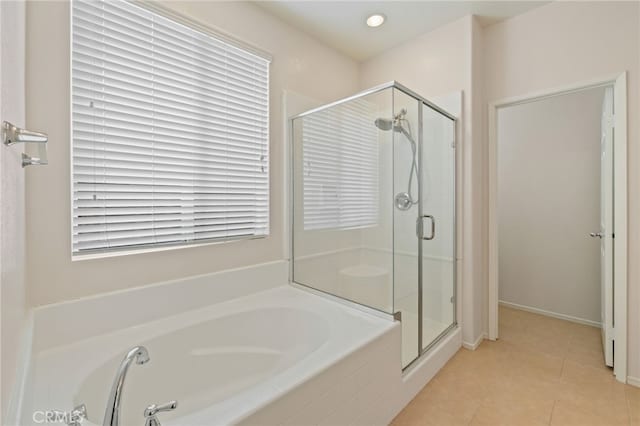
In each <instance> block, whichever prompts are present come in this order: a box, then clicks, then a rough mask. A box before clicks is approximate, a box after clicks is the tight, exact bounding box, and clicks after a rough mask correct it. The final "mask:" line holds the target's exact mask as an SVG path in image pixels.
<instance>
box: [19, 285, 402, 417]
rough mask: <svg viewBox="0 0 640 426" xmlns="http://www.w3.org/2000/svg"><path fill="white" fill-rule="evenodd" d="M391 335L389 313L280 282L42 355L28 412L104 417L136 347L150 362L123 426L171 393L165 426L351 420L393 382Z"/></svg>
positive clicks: (141, 371) (130, 392)
mask: <svg viewBox="0 0 640 426" xmlns="http://www.w3.org/2000/svg"><path fill="white" fill-rule="evenodd" d="M105 314H112V315H117V312H112V313H109V312H105ZM80 320H81V319H80ZM399 335H400V332H399V326H398V324H397V323H393V322H392V321H390V320H388V319H384V318H377V317H375V316H372V315H370V314H367V313H364V312H360V311H357V310H354V309H351V308H347V307H345V306H342V305H340V304H338V303H335V302H332V301H329V300H325V299H323V298H321V297H317V296H314V295H312V294H309V293H307V292H304V291H301V290H298V289H295V288H293V287H290V286H281V287H276V288H273V289H270V290H266V291H262V292H259V293H255V294H253V295H249V296H244V297H241V298H238V299H234V300H230V301H227V302H224V303H218V304H215V305H212V306H208V307H204V308H200V309H196V310H191V311H187V312H183V313H180V314H178V315H173V316H170V317H167V318H162V319H159V320H155V321H151V322H148V323H144V324H140V325H138V326H135V327H129V328H126V329H124V330H119V331H113V332H110V333H107V334H103V335H100V336H95V337H90V338H85V339H82V340H80V341H77V342H73V343H69V344H65V345H63V346H59V347H55V348H51V349H46V350H43V351H40V352H39V353H37V354H36V355H35V357H34V358H35V361H34V362H35V370H34V380H35V381H34V394H33V400H32V401H31V403H30V408H31V410H50V409H63V410H69V409H71V408H72V407H74V406H75V405H78V404H80V403H84V404H86V406H87V411H88V413H89V422H85V423H84V424H101V422H102V417H103V414H104V409H105V404H106V400H107V395H108V392H109V390H110V388H111V384H112V381H113V378H114V375H115V372H116V369H117V366H118V364H119V363H120V361H121V359H122V357H123V354H124V353H125V352H126V351H127V349H129V348H130V347H133V346H136V345H144V346H146V347H147V349H148V350H149V354H150V357H151V361H150V362H149V363H148V364H145V365H142V366H140V365H135V364H134V365H132V366H131V368H130V370H129V374H128V376H127V379H126V382H125V385H124V392H123V405H122V413H123V422H122V426H135V425H141V426H142V425H143V424H144V418H143V416H142V412H143V410H144V408H145V407H146V406H147V405H149V404H152V403H157V404H160V403H164V402H167V401H169V400H172V399H175V400H177V401H178V408H177V409H176V410H175V411H174V412H170V413H161V414H160V419H161V421H162V423H163V424H165V425H169V426H170V425H181V426H187V425H189V426H190V425H224V424H235V423H243V422H244V423H247V424H287V423H289V424H300V423H301V422H305V420H303V419H304V418H305V417H304V416H309V417H307V420H306V421H310V420H313V422H314V423H323V421H324V422H325V423H332V422H337V423H334V424H341V423H342V422H343V421H344V422H347V421H348V422H352V420H353V419H356V418H359V417H362V415H364V414H366V413H367V410H369V411H371V410H370V409H368V408H367V407H369V406H371V404H374V405H375V402H376V401H379V400H384V399H386V398H389V395H387V394H386V393H385V392H389V393H391V392H393V391H394V389H397V386H399V384H400V377H401V376H400V368H401V367H400V347H399ZM340 392H344V393H345V395H343V396H340V395H341V394H340ZM327 394H330V395H336V397H337V399H331V397H327ZM367 395H368V396H367ZM363 396H367V398H365V399H364V400H362V399H363ZM350 398H351V399H352V398H360V399H361V400H362V401H360V403H361V406H362V408H361V410H362V413H360V412H358V411H357V409H356V408H355V402H351V403H350V402H349V399H350ZM379 405H380V404H379ZM314 410H315V411H314ZM340 410H342V411H340ZM373 411H375V410H373ZM394 411H397V407H392V404H390V405H389V406H388V407H385V410H384V411H380V414H376V417H375V419H373V420H371V419H370V420H369V421H368V422H365V421H364V420H363V422H365V423H369V422H371V421H374V423H375V422H376V421H377V422H379V423H380V424H383V423H385V422H387V421H388V420H390V418H392V417H393V414H394ZM332 416H333V417H332ZM340 416H342V417H340ZM340 418H342V419H343V420H339V419H340ZM332 419H333V420H332ZM347 419H351V420H347ZM25 420H30V419H26V418H25ZM25 424H26V422H25ZM345 424H346V423H345Z"/></svg>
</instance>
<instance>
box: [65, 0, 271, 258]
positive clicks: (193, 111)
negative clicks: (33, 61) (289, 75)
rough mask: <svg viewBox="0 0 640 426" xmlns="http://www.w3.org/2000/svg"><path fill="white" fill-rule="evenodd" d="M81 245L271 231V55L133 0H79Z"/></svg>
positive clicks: (76, 159)
mask: <svg viewBox="0 0 640 426" xmlns="http://www.w3.org/2000/svg"><path fill="white" fill-rule="evenodd" d="M72 22H73V37H72V38H73V47H72V59H73V63H72V97H73V101H72V102H73V104H72V127H73V236H72V237H73V252H74V253H83V252H90V251H103V250H114V249H115V250H122V249H131V248H137V247H146V246H150V245H160V244H162V245H165V244H184V243H197V242H202V241H203V240H212V239H215V240H226V239H235V238H243V237H255V236H263V235H266V234H268V232H269V229H268V227H269V215H268V210H269V193H268V190H269V173H268V164H269V160H268V152H269V147H268V134H269V126H268V119H269V102H268V101H269V61H268V60H267V59H264V58H261V57H259V56H256V55H254V54H252V53H250V52H247V51H245V50H243V49H240V48H238V47H236V46H234V45H232V44H229V43H228V42H226V41H223V40H221V39H218V38H216V37H214V36H212V35H210V34H207V33H204V32H200V31H197V30H195V29H192V28H189V27H187V26H185V25H182V24H180V23H178V22H175V21H173V20H170V19H168V18H166V17H164V16H161V15H159V14H157V13H154V12H152V11H150V10H147V9H145V8H142V7H139V6H136V5H134V4H132V3H129V2H124V1H78V0H76V1H73V18H72Z"/></svg>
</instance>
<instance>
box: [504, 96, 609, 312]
mask: <svg viewBox="0 0 640 426" xmlns="http://www.w3.org/2000/svg"><path fill="white" fill-rule="evenodd" d="M603 99H604V88H597V89H591V90H586V91H581V92H577V93H571V94H567V95H563V96H556V97H553V98H548V99H543V100H540V101H536V102H530V103H526V104H521V105H515V106H511V107H507V108H502V109H500V110H499V111H498V127H497V131H498V132H497V135H498V235H499V253H500V254H499V257H498V259H499V272H498V277H499V280H500V283H499V290H500V292H499V297H500V300H501V301H505V302H509V303H515V304H518V305H523V306H527V307H530V308H535V309H541V310H544V311H547V312H551V313H554V314H560V315H566V316H570V317H573V318H575V319H580V320H587V321H591V322H593V323H598V324H599V323H600V240H599V239H593V238H591V237H589V232H597V231H598V230H599V229H600V134H601V126H600V121H601V116H602V101H603Z"/></svg>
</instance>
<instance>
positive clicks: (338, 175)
mask: <svg viewBox="0 0 640 426" xmlns="http://www.w3.org/2000/svg"><path fill="white" fill-rule="evenodd" d="M374 120H375V108H374V105H372V104H371V103H370V102H368V101H366V100H363V99H361V100H357V101H353V102H349V103H346V104H342V105H338V106H335V107H333V108H329V109H326V110H323V111H318V112H316V113H314V114H311V115H309V116H305V117H303V122H302V135H303V136H302V144H303V162H304V169H303V170H304V178H303V203H304V208H303V210H304V229H305V230H320V229H345V228H359V227H366V226H373V225H376V223H377V221H378V192H379V191H378V148H379V147H378V145H379V144H378V133H377V130H376V128H375V126H374V124H373V123H374Z"/></svg>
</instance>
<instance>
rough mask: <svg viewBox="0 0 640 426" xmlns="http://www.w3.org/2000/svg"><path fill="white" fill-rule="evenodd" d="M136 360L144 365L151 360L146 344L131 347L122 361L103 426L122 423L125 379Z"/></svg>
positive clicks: (117, 425)
mask: <svg viewBox="0 0 640 426" xmlns="http://www.w3.org/2000/svg"><path fill="white" fill-rule="evenodd" d="M134 360H135V362H136V364H138V365H142V364H146V363H147V362H149V352H147V349H146V348H145V347H144V346H136V347H135V348H133V349H131V350H130V351H129V352H128V353H127V355H125V357H124V359H123V360H122V362H121V363H120V368H118V373H117V374H116V378H115V380H114V382H113V386H112V387H111V393H110V394H109V399H108V401H107V409H106V410H105V413H104V421H103V422H102V426H119V425H120V404H121V399H122V387H123V386H124V379H125V378H126V376H127V371H128V370H129V366H130V365H131V364H132V363H133V361H134Z"/></svg>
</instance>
